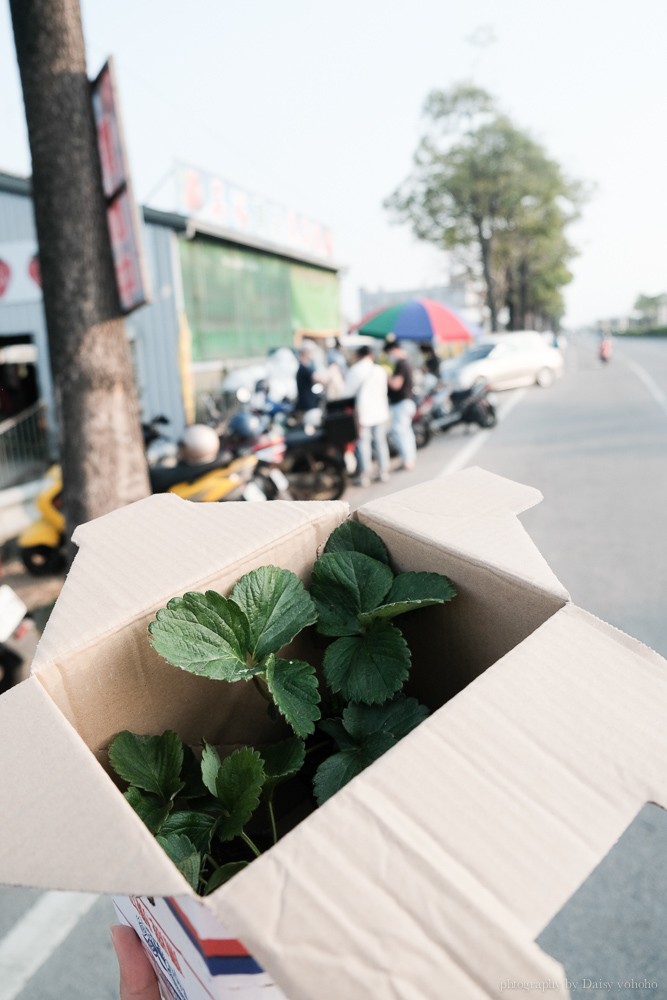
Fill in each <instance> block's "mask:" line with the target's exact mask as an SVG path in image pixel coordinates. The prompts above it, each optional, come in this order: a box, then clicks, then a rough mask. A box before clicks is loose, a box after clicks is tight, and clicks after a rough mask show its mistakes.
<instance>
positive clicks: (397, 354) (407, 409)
mask: <svg viewBox="0 0 667 1000" xmlns="http://www.w3.org/2000/svg"><path fill="white" fill-rule="evenodd" d="M384 350H385V354H386V355H387V357H388V358H389V360H390V362H391V365H392V373H391V375H390V376H389V411H390V413H391V431H392V434H393V437H394V441H395V443H396V447H397V449H398V454H399V457H400V459H401V465H400V468H402V469H414V467H415V465H416V463H417V442H416V440H415V434H414V431H413V429H412V418H413V417H414V415H415V411H416V409H417V405H416V403H415V400H414V396H413V395H412V387H413V378H412V366H411V364H410V362H409V360H408V355H407V354H406V352H405V350H404V349H403V348H402V347H401V345H400V343H399V341H398V340H396V338H395V337H388V338H387V339H386V340H385V342H384Z"/></svg>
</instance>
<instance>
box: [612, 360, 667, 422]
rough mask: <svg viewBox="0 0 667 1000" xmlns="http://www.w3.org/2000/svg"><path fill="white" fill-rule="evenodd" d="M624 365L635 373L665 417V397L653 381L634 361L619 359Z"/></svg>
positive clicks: (666, 410) (666, 403) (666, 405)
mask: <svg viewBox="0 0 667 1000" xmlns="http://www.w3.org/2000/svg"><path fill="white" fill-rule="evenodd" d="M621 361H622V362H623V364H624V365H627V366H628V368H629V369H630V370H631V371H633V372H634V373H635V375H636V376H637V378H638V379H640V381H642V382H643V383H644V385H645V386H646V388H647V389H648V391H649V392H650V393H651V395H652V396H653V398H654V399H655V401H656V403H657V404H658V406H659V407H660V409H661V410H662V412H663V413H664V414H665V416H667V396H666V395H665V394H664V392H663V391H662V389H661V388H660V386H659V385H658V384H657V382H655V381H654V380H653V378H652V377H651V375H649V373H648V372H647V371H646V369H645V368H643V367H642V366H641V365H640V364H637V362H636V361H630V360H629V358H621Z"/></svg>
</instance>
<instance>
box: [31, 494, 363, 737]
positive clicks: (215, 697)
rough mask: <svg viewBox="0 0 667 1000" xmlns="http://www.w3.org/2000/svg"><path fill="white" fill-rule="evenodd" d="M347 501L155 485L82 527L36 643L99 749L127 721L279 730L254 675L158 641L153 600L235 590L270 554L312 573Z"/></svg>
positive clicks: (189, 729)
mask: <svg viewBox="0 0 667 1000" xmlns="http://www.w3.org/2000/svg"><path fill="white" fill-rule="evenodd" d="M347 511H348V508H347V504H343V503H331V504H323V503H299V504H295V503H281V502H279V503H266V504H244V503H237V504H232V503H230V504H225V505H224V508H221V507H219V506H217V505H214V504H192V503H189V502H188V501H185V500H180V499H178V498H176V497H173V498H172V497H170V498H167V497H164V496H155V497H150V498H148V499H147V500H142V501H140V502H139V503H137V504H134V505H132V507H130V508H123V509H122V510H120V511H116V512H114V513H113V514H110V515H108V516H107V517H104V518H100V519H99V520H98V521H95V522H93V523H91V524H89V525H86V526H84V529H83V531H82V530H81V529H79V531H78V532H77V540H78V541H79V543H80V546H81V549H80V552H79V553H78V554H77V557H76V559H75V561H74V564H73V567H72V570H71V572H70V574H69V576H68V577H67V583H66V586H65V588H64V590H63V593H62V595H61V597H60V599H59V601H58V603H57V604H56V607H55V609H54V614H53V616H52V620H50V621H49V623H48V625H47V628H46V631H45V633H44V637H43V639H42V641H41V642H40V645H39V647H38V652H39V653H40V655H39V656H38V658H37V676H38V678H39V680H40V681H41V683H42V684H43V685H44V687H45V689H46V690H47V691H48V693H49V695H50V696H51V698H52V699H53V701H54V702H55V704H56V705H57V706H58V707H59V708H60V710H61V711H62V713H63V714H64V716H65V718H67V719H68V720H69V721H70V722H71V724H72V725H73V726H74V727H75V728H76V730H77V732H78V733H79V735H80V736H82V738H83V739H84V741H85V742H86V743H87V745H88V746H89V747H90V748H91V749H92V750H93V752H95V753H100V752H102V751H103V750H104V749H105V748H106V746H107V745H108V743H109V741H110V739H111V738H112V737H113V736H114V735H115V734H116V733H117V732H118V731H119V730H121V729H132V730H134V731H137V732H142V733H161V732H163V731H164V730H165V729H169V728H171V729H176V730H177V732H178V733H179V735H180V736H181V738H182V739H184V740H186V741H188V742H191V743H193V744H199V742H200V740H201V739H202V737H204V738H205V739H207V740H209V741H210V742H211V743H214V744H221V743H225V744H234V743H236V742H237V741H242V742H247V741H248V740H250V742H262V741H265V740H267V739H271V738H275V737H276V726H275V724H274V723H271V722H270V721H269V719H268V716H267V713H266V703H265V702H263V700H262V698H261V697H260V696H259V695H258V694H257V692H256V691H255V690H254V689H253V687H252V685H248V684H232V685H230V684H226V683H223V682H220V681H210V680H207V679H206V678H202V677H195V676H193V675H191V674H188V673H186V672H185V671H182V670H178V669H175V668H174V667H172V666H169V665H168V664H166V663H165V661H164V660H163V659H162V658H161V657H159V656H158V655H157V654H156V653H155V652H154V650H153V649H152V647H151V646H150V644H149V642H148V634H147V626H148V623H149V622H150V621H151V619H152V618H153V617H154V614H155V610H156V609H157V608H159V607H162V606H163V605H164V604H166V603H167V600H168V599H169V598H171V597H173V596H175V595H176V594H182V593H184V592H185V591H187V590H206V589H213V590H219V591H221V592H224V593H228V592H229V589H230V588H231V586H232V584H233V583H235V582H236V580H237V579H238V578H239V576H242V575H243V573H245V572H247V571H248V570H250V569H253V568H254V567H256V566H261V565H264V564H267V563H272V564H274V565H278V566H284V567H286V568H288V569H291V570H293V571H294V572H295V573H297V574H299V575H301V576H303V577H307V575H308V574H309V572H310V570H311V568H312V565H313V561H314V559H315V556H316V554H317V551H318V548H319V547H320V546H321V545H322V544H323V543H324V541H326V539H327V537H328V536H329V534H330V533H331V532H332V531H333V529H334V528H335V527H336V525H337V524H339V523H340V521H341V520H343V519H344V517H345V516H346V515H347Z"/></svg>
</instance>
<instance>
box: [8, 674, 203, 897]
mask: <svg viewBox="0 0 667 1000" xmlns="http://www.w3.org/2000/svg"><path fill="white" fill-rule="evenodd" d="M0 733H1V734H2V781H0V816H2V831H3V832H2V837H0V879H1V881H2V882H3V883H4V884H6V885H23V886H34V887H36V888H40V889H44V888H49V889H67V890H79V891H81V890H83V891H86V890H92V891H95V892H109V893H111V892H121V891H122V892H126V893H130V892H135V893H138V892H146V893H148V892H150V890H151V888H154V887H155V886H156V885H159V886H161V887H163V889H164V891H165V893H167V892H173V893H182V892H184V891H185V892H187V891H188V885H187V883H186V882H185V880H184V879H183V878H182V876H181V875H180V874H179V873H178V871H177V870H176V868H175V867H174V866H173V865H172V864H171V862H170V861H169V859H168V858H167V857H166V856H165V855H163V856H162V857H160V856H159V854H160V852H156V850H155V846H156V845H155V841H154V839H153V837H152V835H151V834H150V833H149V832H148V830H147V828H146V827H145V826H144V824H143V823H142V822H141V820H140V819H139V817H138V816H137V815H136V813H135V812H134V810H133V809H132V808H131V807H130V806H129V805H128V804H127V803H126V802H125V800H124V799H123V797H122V796H121V795H119V793H118V789H117V788H116V786H115V785H114V784H113V783H112V781H111V779H110V778H108V777H107V776H106V774H105V773H104V772H103V771H102V769H101V768H100V767H99V765H98V764H97V761H96V760H95V758H94V757H92V756H91V755H90V754H89V753H88V751H87V750H86V748H85V746H84V745H83V743H82V742H81V740H80V738H79V737H78V736H77V734H76V733H75V732H74V730H73V729H72V727H71V726H70V725H69V724H68V723H67V722H66V721H65V719H64V718H63V716H62V714H61V713H60V712H59V711H58V709H57V708H56V706H55V705H54V704H53V702H52V701H51V699H50V698H49V697H48V695H47V694H46V693H45V692H44V690H43V689H42V687H41V685H40V684H39V682H38V681H37V679H36V678H34V677H31V678H29V679H28V680H26V681H24V682H23V683H22V684H19V685H18V687H15V688H13V689H12V690H11V691H8V692H7V693H6V694H4V695H3V696H2V698H0ZM140 885H142V886H143V889H141V890H140V889H139V888H138V887H139V886H140ZM121 886H122V887H123V888H122V889H121ZM167 886H171V887H172V888H171V889H167Z"/></svg>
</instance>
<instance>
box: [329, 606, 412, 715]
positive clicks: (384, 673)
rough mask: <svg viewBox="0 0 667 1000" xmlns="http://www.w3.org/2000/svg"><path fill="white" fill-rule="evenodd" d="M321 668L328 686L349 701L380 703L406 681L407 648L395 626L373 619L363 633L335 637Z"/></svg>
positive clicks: (408, 656) (407, 671)
mask: <svg viewBox="0 0 667 1000" xmlns="http://www.w3.org/2000/svg"><path fill="white" fill-rule="evenodd" d="M323 669H324V676H325V678H326V681H327V683H328V685H329V687H330V688H331V690H332V691H334V692H339V691H340V693H341V694H342V695H343V697H344V698H346V699H347V700H348V701H361V702H364V703H366V704H369V705H374V704H382V703H383V702H385V701H387V700H388V699H389V698H391V697H392V696H393V695H395V694H396V693H397V692H398V691H400V689H401V688H402V687H403V685H404V684H405V681H406V680H407V677H408V673H409V670H410V650H409V649H408V644H407V643H406V641H405V639H404V638H403V636H402V635H401V633H400V632H399V631H398V629H397V628H395V626H393V625H392V624H390V623H389V622H383V621H375V622H371V623H370V625H369V626H368V627H367V629H366V632H365V633H364V635H353V636H343V637H342V638H340V639H336V641H335V642H333V643H332V644H331V645H330V646H329V648H328V649H327V651H326V653H325V654H324V662H323Z"/></svg>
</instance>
